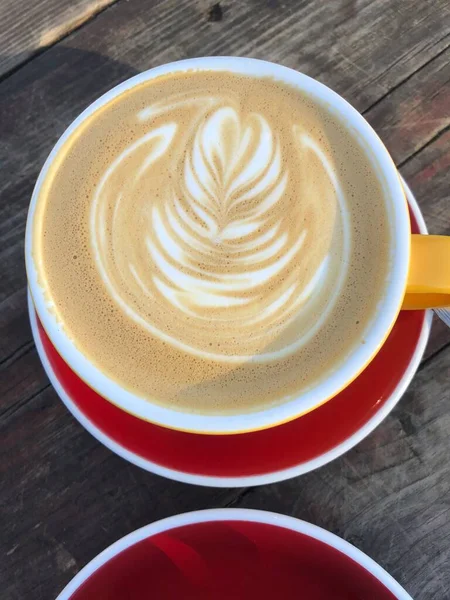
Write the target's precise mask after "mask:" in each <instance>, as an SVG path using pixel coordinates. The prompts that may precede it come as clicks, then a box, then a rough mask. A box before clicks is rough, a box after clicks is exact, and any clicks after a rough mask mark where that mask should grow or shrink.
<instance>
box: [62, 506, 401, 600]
mask: <svg viewBox="0 0 450 600" xmlns="http://www.w3.org/2000/svg"><path fill="white" fill-rule="evenodd" d="M221 521H222V522H223V521H245V522H251V523H261V524H267V525H274V526H276V527H281V528H284V529H289V530H290V531H294V532H297V533H301V534H304V535H306V536H308V537H311V538H313V539H316V540H318V541H320V542H322V543H324V544H326V545H327V546H330V547H332V548H334V549H335V550H338V551H339V552H341V553H342V554H344V555H345V556H347V557H348V558H350V559H352V560H353V561H354V562H356V563H357V564H358V565H359V566H361V567H362V568H363V569H364V570H365V571H366V572H368V573H370V574H371V575H372V576H373V577H375V579H377V580H378V581H379V582H380V583H382V584H383V585H384V586H385V587H386V588H387V589H388V590H389V591H390V592H391V593H392V594H394V595H395V597H396V598H397V600H412V598H411V596H410V595H409V594H408V593H407V592H406V590H404V589H403V587H402V586H401V585H400V584H399V583H398V582H397V581H396V580H395V579H394V578H393V577H392V575H390V574H389V573H388V572H387V571H386V570H385V569H383V567H381V566H380V565H379V564H378V563H377V562H375V561H374V560H373V559H372V558H370V557H369V556H367V554H365V553H364V552H362V551H361V550H359V549H358V548H356V547H355V546H353V545H352V544H350V543H349V542H347V541H345V540H344V539H342V538H340V537H339V536H337V535H335V534H334V533H331V532H330V531H327V530H326V529H323V528H322V527H319V526H317V525H313V524H312V523H308V522H307V521H303V520H301V519H297V518H295V517H290V516H286V515H281V514H278V513H275V512H270V511H264V510H255V509H248V508H213V509H206V510H198V511H193V512H188V513H182V514H179V515H175V516H173V517H168V518H165V519H161V520H159V521H156V522H154V523H151V524H149V525H145V526H144V527H141V528H140V529H137V530H135V531H133V532H132V533H129V534H128V535H126V536H124V537H122V538H121V539H119V540H117V541H116V542H114V543H113V544H111V545H110V546H109V547H108V548H106V549H105V550H103V551H102V552H100V554H98V555H97V556H96V557H95V558H93V559H92V560H91V561H90V562H89V563H88V564H87V565H86V566H85V567H83V568H82V569H81V571H80V572H79V573H77V575H75V577H74V578H73V579H72V580H71V581H70V582H69V583H68V584H67V586H66V587H65V588H64V589H63V590H62V592H61V593H60V594H59V595H58V597H57V598H56V600H70V598H71V596H72V595H73V594H74V593H75V592H76V591H77V590H78V589H80V587H81V586H82V585H83V583H84V582H85V581H86V580H87V579H88V578H89V577H90V576H91V575H92V574H93V573H95V571H97V570H98V569H99V568H100V567H102V566H103V565H105V564H106V563H107V562H109V561H110V560H111V559H112V558H113V557H115V556H117V555H118V554H120V553H121V552H123V551H124V550H126V549H127V548H130V547H131V546H134V545H135V544H137V543H138V542H140V541H142V540H144V539H147V538H149V537H152V536H154V535H157V534H159V533H163V532H165V531H169V530H171V529H175V528H178V527H184V526H186V525H193V524H198V523H210V522H221Z"/></svg>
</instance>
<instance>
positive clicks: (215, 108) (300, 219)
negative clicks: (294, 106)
mask: <svg viewBox="0 0 450 600" xmlns="http://www.w3.org/2000/svg"><path fill="white" fill-rule="evenodd" d="M138 120H139V121H140V122H142V121H148V133H146V134H145V135H144V136H142V137H141V138H139V139H138V140H137V141H135V142H134V143H132V144H130V146H129V147H128V148H126V150H125V151H123V152H122V153H121V154H120V155H119V156H117V158H115V160H114V161H113V162H112V164H111V165H110V166H109V168H108V169H107V170H106V172H105V173H104V175H103V177H102V179H101V181H100V184H99V186H98V188H97V191H96V193H95V196H94V200H93V203H92V205H91V215H90V232H91V242H92V248H93V253H94V257H95V263H96V266H97V269H98V271H99V273H100V274H101V277H102V279H103V281H104V283H105V285H106V286H107V288H108V291H109V293H110V295H111V296H112V298H114V300H115V302H116V303H117V304H118V305H119V306H120V307H121V308H122V310H123V311H124V312H126V314H127V315H128V316H129V317H131V318H132V319H134V320H135V321H136V322H137V323H139V324H140V325H141V326H142V327H144V328H146V329H148V330H149V331H151V332H152V334H154V335H157V336H160V337H161V338H162V339H163V340H165V341H166V342H168V343H170V344H173V345H174V346H176V347H178V348H179V349H182V350H185V351H188V352H190V353H193V354H197V355H200V356H202V357H208V358H214V359H217V360H223V361H236V360H245V359H247V358H248V357H253V360H258V361H259V360H270V359H273V358H280V357H281V356H283V355H285V354H287V353H290V352H292V351H294V350H295V349H297V348H299V347H300V346H301V345H302V344H304V343H305V341H306V340H307V339H308V338H309V337H310V336H311V335H313V334H314V332H315V331H316V330H317V329H318V327H319V326H320V322H322V321H323V320H324V319H325V318H326V316H327V314H328V313H329V311H330V310H331V308H332V307H333V305H334V302H335V299H336V297H337V295H338V293H339V289H340V286H341V283H342V280H343V277H344V275H345V254H346V253H347V252H348V249H346V248H340V250H339V255H340V256H342V255H343V256H344V260H343V261H341V262H340V263H339V264H340V266H339V268H338V269H336V268H335V266H334V267H333V268H332V267H331V262H330V260H331V258H330V257H331V255H332V253H333V252H332V251H333V244H344V245H345V239H347V237H348V236H347V235H342V236H340V237H339V239H337V238H336V231H337V230H343V229H345V227H346V224H345V222H344V221H343V219H342V208H343V207H342V206H341V208H340V207H339V204H341V205H343V199H342V193H341V190H340V187H339V182H338V181H337V179H336V177H335V175H334V171H333V165H332V164H331V162H330V158H329V157H328V156H327V154H326V153H325V152H324V151H323V149H321V147H320V144H318V143H317V141H316V140H315V139H314V138H313V137H311V135H310V134H309V133H307V132H305V131H304V130H303V129H302V127H301V125H299V124H296V123H287V128H288V129H287V131H288V132H289V135H286V131H284V133H283V135H281V133H280V131H277V129H276V128H274V127H273V125H272V124H271V123H269V122H268V121H267V119H266V118H265V117H264V115H262V114H258V113H255V112H248V113H247V114H246V113H245V112H243V111H242V109H240V107H237V106H235V105H234V103H233V101H232V99H228V98H217V99H215V98H208V99H207V100H205V99H196V100H193V99H185V100H183V98H182V97H180V98H175V99H174V100H173V102H172V103H171V104H169V105H168V104H166V105H165V106H164V105H161V104H160V105H155V106H151V107H148V108H146V109H144V110H143V111H141V113H139V115H138ZM130 173H131V175H130ZM341 221H342V222H341ZM339 228H340V229H339ZM318 298H321V302H322V305H321V306H322V309H321V315H320V318H316V317H315V318H314V319H313V320H311V312H310V308H311V306H313V305H315V306H317V300H318ZM288 325H289V328H288V327H287V326H288ZM288 329H289V331H288Z"/></svg>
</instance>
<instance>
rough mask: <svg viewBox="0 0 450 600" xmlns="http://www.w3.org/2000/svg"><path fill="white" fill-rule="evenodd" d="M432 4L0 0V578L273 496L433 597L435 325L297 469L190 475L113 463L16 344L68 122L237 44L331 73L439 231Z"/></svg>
mask: <svg viewBox="0 0 450 600" xmlns="http://www.w3.org/2000/svg"><path fill="white" fill-rule="evenodd" d="M449 32H450V12H449V4H448V2H447V1H446V0H426V1H425V0H410V1H408V0H403V1H402V0H360V1H356V0H355V1H353V0H334V1H330V2H325V1H318V0H317V1H314V0H298V1H296V0H266V1H258V0H245V1H244V0H242V1H238V0H223V2H222V3H221V4H220V5H219V4H217V5H214V6H213V4H212V3H210V2H209V1H208V0H196V1H189V0H183V1H181V0H162V1H159V2H157V1H152V0H148V1H146V0H117V1H114V0H72V1H70V0H30V1H29V2H28V1H27V2H25V0H24V1H23V2H17V0H1V4H0V191H1V219H0V240H1V244H0V252H1V258H0V265H1V277H0V307H1V316H0V361H1V369H2V376H1V383H0V394H1V429H2V431H1V437H0V440H1V441H0V451H1V462H0V473H1V490H0V508H1V528H0V532H1V533H0V556H1V557H2V559H1V566H0V590H1V593H0V595H1V598H3V599H8V600H9V599H10V600H15V599H17V600H19V599H20V600H23V599H26V598H30V599H41V598H42V599H50V598H53V597H55V595H56V594H57V593H58V592H59V591H60V590H61V588H62V587H63V586H64V585H65V584H66V583H67V582H68V581H69V580H70V579H71V578H72V576H73V575H74V574H75V573H76V572H77V571H78V570H79V569H80V568H81V567H82V566H83V565H84V564H86V562H87V561H89V560H90V559H91V558H93V557H94V556H95V555H96V554H97V553H98V552H100V551H101V550H102V549H103V548H105V547H106V546H108V545H109V544H111V543H112V542H113V541H115V540H116V539H118V538H119V537H121V536H123V535H124V534H126V533H128V532H130V531H132V530H133V529H136V528H137V527H140V526H142V525H144V524H146V523H149V522H151V521H154V520H156V519H160V518H161V517H165V516H168V515H172V514H174V513H179V512H183V511H188V510H194V509H200V508H206V507H219V506H233V507H237V506H239V507H253V508H262V509H268V510H274V511H278V512H282V513H286V514H289V515H295V516H297V517H300V518H302V519H306V520H307V521H311V522H312V523H316V524H318V525H321V526H322V527H325V528H327V529H329V530H331V531H334V532H335V533H337V534H338V535H340V536H342V537H344V538H345V539H347V540H349V541H350V542H352V543H353V544H355V545H356V546H357V547H358V548H360V549H362V550H363V551H365V552H367V553H368V554H369V555H370V556H372V557H373V558H374V559H375V560H376V561H378V562H379V563H380V564H381V565H383V566H384V567H385V568H386V569H387V570H388V571H389V572H390V573H392V575H393V576H394V577H395V578H396V579H397V580H398V581H399V582H400V583H401V584H402V585H403V586H404V587H405V588H406V589H407V590H408V591H409V592H410V594H411V595H412V596H413V597H414V598H416V599H421V600H431V599H436V600H444V599H446V598H447V599H448V598H450V393H449V387H450V386H449V384H450V331H449V330H447V329H446V328H445V326H444V325H443V324H442V323H440V322H439V321H436V320H435V322H434V325H433V329H432V333H431V338H430V342H429V345H428V348H427V350H426V353H425V356H424V359H423V362H422V364H421V366H420V369H419V372H418V373H417V375H416V376H415V378H414V380H413V383H412V384H411V386H410V388H409V390H408V391H407V393H406V394H405V396H404V398H403V399H402V400H401V402H400V404H399V405H398V406H397V408H396V409H395V410H394V412H393V413H392V414H391V415H390V416H389V417H388V418H387V419H386V420H385V421H384V423H383V424H382V425H380V426H379V427H378V428H377V429H376V430H375V431H374V432H373V433H372V435H370V436H369V437H368V438H367V439H366V440H364V441H363V442H362V443H360V444H359V445H358V446H357V447H356V448H355V449H353V450H352V451H350V452H349V453H348V454H347V455H346V456H344V457H342V458H340V459H338V460H336V461H334V462H333V463H331V464H329V465H327V466H326V467H323V468H321V469H319V470H318V471H317V472H313V473H310V474H308V475H306V476H303V477H300V478H297V479H294V480H291V481H286V482H284V483H280V484H273V485H268V486H264V487H260V488H248V489H208V488H199V487H194V486H188V485H185V484H180V483H175V482H172V481H168V480H165V479H162V478H160V477H157V476H154V475H151V474H149V473H146V472H144V471H142V470H140V469H139V468H137V467H135V466H132V465H131V464H128V463H127V462H125V461H124V460H122V459H120V458H118V457H117V456H115V455H114V454H112V453H111V452H110V451H109V450H107V449H106V448H104V447H103V446H102V445H100V444H99V443H98V442H97V441H96V440H95V439H94V438H93V437H91V436H90V435H89V434H88V433H86V431H84V430H83V429H82V427H81V426H80V425H79V424H78V423H77V422H76V421H75V420H74V419H73V418H72V416H71V415H70V414H69V412H68V411H67V410H66V408H65V407H64V406H63V404H62V403H61V402H60V401H59V399H58V398H57V396H56V393H55V392H54V391H53V389H52V387H51V386H50V384H49V382H48V380H47V377H46V376H45V374H44V372H43V369H42V367H41V364H40V362H39V359H38V357H37V354H36V350H35V347H34V344H33V342H32V339H31V333H30V327H29V323H28V317H27V306H26V279H25V270H24V261H23V238H24V225H25V218H26V213H27V208H28V202H29V198H30V195H31V191H32V188H33V185H34V182H35V180H36V177H37V174H38V172H39V169H40V168H41V166H42V164H43V162H44V159H45V158H46V156H47V154H48V153H49V151H50V149H51V148H52V146H53V144H54V143H55V142H56V140H57V138H58V137H59V136H60V134H61V133H62V132H63V131H64V129H65V128H66V127H67V125H68V124H69V123H70V122H71V121H72V120H73V119H74V117H75V116H76V115H77V114H78V113H79V112H80V111H81V110H82V109H83V108H84V107H85V106H86V105H87V104H88V103H90V102H91V101H92V100H93V99H94V98H96V97H98V96H99V95H100V94H102V93H103V92H105V91H106V90H107V89H108V88H111V87H112V86H114V85H115V84H117V83H118V82H120V81H122V80H123V79H125V78H128V77H130V76H131V75H134V74H135V73H137V72H139V71H142V70H144V69H148V68H150V67H153V66H155V65H159V64H161V63H165V62H168V61H172V60H177V59H181V58H185V57H191V56H201V55H215V54H222V55H224V54H235V55H245V56H254V57H258V58H264V59H268V60H271V61H275V62H279V63H281V64H284V65H287V66H289V67H293V68H295V69H298V70H300V71H303V72H305V73H307V74H309V75H312V76H313V77H316V78H317V79H319V80H320V81H322V82H324V83H326V84H328V85H330V86H331V87H332V88H334V89H335V90H336V91H337V92H339V93H340V94H342V95H343V96H344V97H345V98H347V99H348V100H349V101H350V102H351V103H352V104H353V105H354V106H355V107H356V108H357V109H358V110H359V111H361V112H362V113H363V114H364V115H365V117H366V118H367V119H368V120H369V122H370V123H371V124H372V125H373V126H374V128H375V129H376V130H377V131H378V133H379V134H380V136H381V137H382V139H383V140H384V142H385V143H386V145H387V147H388V149H389V150H390V152H391V153H392V156H393V158H394V160H395V162H396V164H397V165H398V167H399V169H400V171H401V173H402V174H403V176H404V177H405V178H406V180H407V181H408V182H409V184H410V186H411V187H412V189H413V191H414V193H415V194H416V195H417V199H418V201H419V203H420V206H421V208H422V211H423V213H424V216H425V218H426V221H427V224H428V227H429V230H430V232H432V233H435V234H450V196H449V189H448V188H449V167H450V128H449V123H450V85H449V80H450V48H449V44H450V35H449Z"/></svg>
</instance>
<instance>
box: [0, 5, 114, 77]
mask: <svg viewBox="0 0 450 600" xmlns="http://www.w3.org/2000/svg"><path fill="white" fill-rule="evenodd" d="M122 1H123V0H103V1H99V2H98V4H97V5H96V6H92V9H91V11H90V12H87V13H85V14H81V15H80V16H79V17H78V18H75V19H73V20H72V21H70V22H69V23H67V24H64V25H61V26H60V27H56V28H55V29H54V30H53V31H51V32H50V33H48V32H47V33H46V36H47V39H46V43H45V45H43V46H40V47H38V48H35V49H34V50H33V51H31V53H30V55H29V56H27V57H26V58H25V59H24V60H22V61H21V62H20V63H18V64H16V65H14V66H13V67H11V68H10V69H8V70H7V71H5V72H4V73H2V74H1V75H0V84H1V83H2V82H3V81H5V79H8V77H10V76H11V75H14V73H17V71H19V70H20V69H21V68H22V67H24V66H25V65H27V64H28V63H30V62H32V61H33V60H34V59H35V58H37V57H38V56H40V55H41V54H43V53H44V52H47V50H50V48H53V46H56V44H59V42H61V41H63V40H64V39H65V38H67V37H68V36H69V35H71V34H72V33H74V32H75V31H78V30H79V29H82V28H83V27H84V26H85V25H88V24H89V23H90V22H91V21H93V20H94V19H95V18H96V17H98V16H99V15H100V14H101V13H103V12H105V10H108V8H111V6H114V5H115V4H119V3H120V2H122ZM65 26H66V27H67V29H65Z"/></svg>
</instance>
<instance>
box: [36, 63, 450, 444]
mask: <svg viewBox="0 0 450 600" xmlns="http://www.w3.org/2000/svg"><path fill="white" fill-rule="evenodd" d="M191 69H198V70H214V71H219V72H220V71H231V72H234V73H239V74H244V75H251V76H262V77H267V76H268V77H274V78H276V79H278V80H281V81H284V82H286V83H288V84H289V85H292V86H294V87H297V88H299V89H300V90H302V91H304V92H306V93H307V94H309V95H311V96H312V97H313V98H315V99H316V100H317V101H318V102H319V103H322V104H326V105H327V107H328V109H329V110H331V111H332V112H333V113H335V114H336V116H337V117H338V118H339V119H340V121H341V123H344V124H345V126H346V127H348V128H350V129H351V130H352V131H353V132H356V135H357V136H358V140H359V141H360V143H361V145H362V146H363V148H364V150H365V151H366V153H367V155H368V156H369V158H370V160H371V163H372V164H373V167H374V170H375V172H376V173H377V174H378V178H379V180H380V184H381V188H382V189H383V190H385V195H386V198H387V208H388V213H389V219H390V222H391V226H392V227H393V231H394V236H393V239H394V250H393V253H392V256H391V265H390V271H389V276H388V280H387V283H386V289H385V293H384V296H383V298H382V300H381V301H380V303H379V306H378V311H377V314H376V315H375V317H374V319H373V321H372V323H371V325H370V326H369V328H368V330H367V331H366V332H365V333H364V341H365V343H364V344H360V345H359V346H358V347H357V348H356V349H355V350H354V351H353V352H352V353H351V354H350V356H349V357H348V359H347V360H346V361H345V362H344V363H343V364H342V365H341V366H340V367H339V368H338V369H336V370H335V371H334V372H333V373H330V374H329V376H328V377H325V378H324V379H323V381H321V382H320V383H318V384H317V385H316V386H315V387H314V388H313V389H311V390H308V391H306V392H304V393H302V394H301V395H299V396H298V397H296V398H295V399H292V400H290V401H288V402H286V403H283V404H281V405H280V406H275V407H270V408H267V409H264V410H260V411H257V412H253V413H248V414H238V415H219V416H212V415H205V414H193V413H187V412H181V411H176V410H173V409H170V408H166V407H162V406H158V405H156V404H153V403H151V402H149V401H148V400H145V399H143V398H140V397H138V396H136V395H135V394H133V393H132V392H130V391H129V390H127V389H125V388H124V387H121V386H120V385H119V384H118V383H116V382H115V381H113V380H112V379H111V378H109V377H108V376H107V375H105V374H104V373H103V372H102V371H101V370H100V369H98V368H97V367H96V366H94V365H93V364H92V363H91V362H90V361H89V360H88V359H87V358H86V357H85V356H84V355H83V354H82V353H81V352H80V351H79V350H78V349H77V348H76V347H75V345H74V344H73V343H72V341H71V340H70V339H69V338H68V336H67V335H66V334H65V332H64V330H63V328H62V327H61V326H60V324H59V323H58V321H57V319H56V316H55V314H54V312H53V311H52V310H51V308H50V307H49V306H48V302H47V300H46V294H45V290H44V289H43V288H42V287H41V285H40V283H39V276H38V266H37V265H36V264H35V261H34V258H33V254H32V247H33V221H34V216H35V212H36V205H37V202H38V199H39V193H40V190H41V187H42V185H43V183H44V181H45V178H46V176H47V172H48V170H49V168H50V166H51V164H52V163H53V161H54V160H55V158H56V156H57V154H58V152H59V150H60V149H61V147H62V146H63V145H64V144H65V142H66V141H67V139H68V138H69V137H70V136H71V135H72V134H74V132H75V131H76V130H77V129H78V128H79V127H80V125H81V124H82V123H83V122H84V121H85V120H86V119H87V118H88V117H90V116H91V115H92V113H94V112H95V111H96V110H98V109H99V108H101V107H102V106H103V105H105V104H106V103H108V102H110V101H111V100H112V99H113V98H115V97H116V96H118V95H120V94H122V93H123V92H124V91H126V90H129V89H130V88H132V87H134V86H136V85H138V84H141V83H142V82H144V81H148V80H151V79H153V78H155V77H158V76H160V75H164V74H167V73H174V72H180V71H186V70H191ZM25 258H26V267H27V276H28V282H29V286H30V291H31V295H32V298H33V302H34V305H35V308H36V311H37V314H38V316H39V319H40V321H41V323H42V325H43V327H44V329H45V330H46V332H47V334H48V336H49V338H50V340H51V341H52V343H53V345H54V346H55V348H56V349H57V351H58V352H59V354H60V355H61V356H62V358H63V359H64V360H65V361H66V363H67V364H68V365H69V366H70V367H71V369H72V370H73V371H75V373H77V375H78V376H79V377H80V378H81V379H83V380H84V381H85V382H86V383H87V384H88V385H89V386H90V387H91V388H93V389H94V390H95V391H96V392H97V393H99V394H100V395H101V396H103V397H104V398H105V399H107V400H109V401H110V402H112V403H113V404H115V405H117V406H118V407H119V408H121V409H122V410H124V411H126V412H129V413H131V414H133V415H134V416H136V417H138V418H141V419H144V420H147V421H150V422H152V423H155V424H158V425H161V426H164V427H169V428H173V429H179V430H182V431H189V432H193V433H207V434H230V433H233V434H235V433H244V432H248V431H256V430H259V429H265V428H268V427H272V426H274V425H279V424H281V423H284V422H287V421H290V420H292V419H295V418H297V417H299V416H301V415H302V414H305V413H307V412H309V411H311V410H313V409H315V408H317V407H318V406H320V405H321V404H323V403H324V402H326V401H327V400H330V399H331V398H333V397H334V396H335V395H336V394H338V393H339V392H340V391H341V390H343V389H344V388H345V387H347V386H348V385H349V384H350V383H351V382H352V381H353V380H354V379H355V378H356V377H357V376H358V374H359V373H361V371H362V370H363V369H364V368H365V367H366V366H367V365H368V364H369V362H370V361H371V360H372V359H373V358H374V356H375V355H376V354H377V352H378V351H379V349H380V348H381V346H382V345H383V343H384V341H385V339H386V338H387V336H388V334H389V332H390V330H391V329H392V327H393V325H394V323H395V320H396V318H397V316H398V313H399V311H400V310H401V309H402V308H404V309H417V308H434V307H438V306H446V305H448V304H450V237H444V236H426V235H411V233H410V223H409V214H408V205H407V202H406V199H405V195H404V191H403V188H402V184H401V181H400V178H399V175H398V172H397V169H396V167H395V165H394V163H393V161H392V159H391V157H390V156H389V154H388V152H387V150H386V148H385V147H384V145H383V143H382V142H381V140H380V139H379V137H378V136H377V135H376V133H375V132H374V131H373V129H372V128H371V127H370V125H369V124H368V123H367V122H366V121H365V119H364V118H363V117H362V116H361V115H360V114H359V113H358V112H357V111H356V110H355V109H354V108H353V107H352V106H351V105H350V104H349V103H348V102H346V101H345V100H344V99H343V98H342V97H340V96H339V95H338V94H336V93H335V92H333V91H332V90H330V89H329V88H327V87H326V86H325V85H323V84H321V83H319V82H318V81H316V80H314V79H312V78H310V77H308V76H306V75H303V74H302V73H299V72H297V71H294V70H292V69H289V68H287V67H283V66H280V65H276V64H273V63H269V62H265V61H260V60H257V59H251V58H237V57H209V58H196V59H188V60H183V61H179V62H175V63H170V64H167V65H163V66H160V67H156V68H155V69H151V70H149V71H146V72H144V73H141V74H139V75H136V76H135V77H132V78H131V79H129V80H127V81H125V82H124V83H122V84H120V85H118V86H117V87H115V88H113V89H112V90H111V91H109V92H107V93H106V94H104V95H103V96H102V97H101V98H99V99H98V100H97V101H96V102H94V103H93V104H92V105H90V106H89V107H88V108H87V109H86V110H85V111H84V112H83V113H82V114H81V115H80V116H79V117H78V118H77V119H76V120H75V121H74V122H73V123H72V124H71V125H70V126H69V127H68V129H67V130H66V132H65V133H64V134H63V135H62V137H61V138H60V140H59V141H58V143H57V144H56V146H55V147H54V149H53V150H52V152H51V153H50V155H49V157H48V158H47V161H46V162H45V164H44V167H43V168H42V171H41V173H40V175H39V178H38V180H37V183H36V186H35V189H34V191H33V195H32V199H31V204H30V209H29V213H28V220H27V229H26V239H25Z"/></svg>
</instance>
